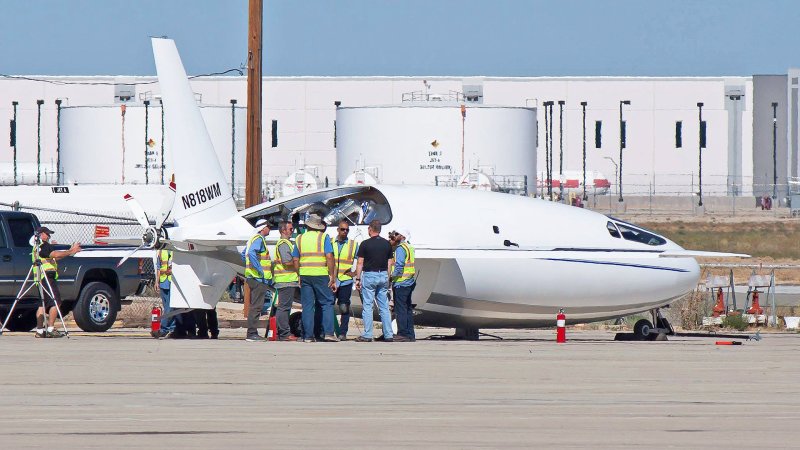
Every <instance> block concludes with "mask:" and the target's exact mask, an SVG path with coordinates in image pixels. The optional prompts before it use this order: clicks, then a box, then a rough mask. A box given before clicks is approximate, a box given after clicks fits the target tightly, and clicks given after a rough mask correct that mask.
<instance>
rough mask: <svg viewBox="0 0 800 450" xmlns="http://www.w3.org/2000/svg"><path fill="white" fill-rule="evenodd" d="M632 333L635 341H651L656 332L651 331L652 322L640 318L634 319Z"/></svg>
mask: <svg viewBox="0 0 800 450" xmlns="http://www.w3.org/2000/svg"><path fill="white" fill-rule="evenodd" d="M633 335H634V336H635V337H636V340H637V341H652V340H654V339H655V338H656V337H657V336H658V334H657V333H654V332H653V324H652V323H650V321H649V320H647V319H640V320H638V321H636V324H635V325H634V326H633Z"/></svg>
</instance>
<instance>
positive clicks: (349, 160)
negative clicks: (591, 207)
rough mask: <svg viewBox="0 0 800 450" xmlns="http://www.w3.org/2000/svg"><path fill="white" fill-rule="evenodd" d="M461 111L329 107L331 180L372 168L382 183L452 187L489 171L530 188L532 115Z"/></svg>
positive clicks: (531, 111) (434, 106) (414, 106)
mask: <svg viewBox="0 0 800 450" xmlns="http://www.w3.org/2000/svg"><path fill="white" fill-rule="evenodd" d="M463 112H464V115H463V116H462V105H461V104H460V103H456V102H440V101H436V102H432V101H430V102H407V103H403V104H399V105H390V106H361V107H339V108H337V110H336V133H337V137H336V139H337V149H336V175H337V179H338V180H339V182H340V183H341V182H344V181H345V180H347V178H348V177H349V176H350V175H351V174H352V173H354V172H355V171H357V170H358V169H360V168H362V167H365V166H374V167H379V168H380V170H381V180H380V182H381V183H384V184H416V185H435V184H439V185H442V184H444V185H448V184H450V185H452V184H453V181H454V180H457V179H458V178H460V177H461V176H462V175H464V174H468V173H470V172H472V170H473V169H477V168H478V167H479V166H486V165H490V166H492V167H493V168H494V173H495V174H497V175H498V177H497V178H500V179H506V178H507V177H517V178H516V179H524V180H525V183H524V184H525V185H526V190H528V191H530V190H532V189H533V187H534V186H535V183H536V128H537V126H536V109H535V108H521V107H507V106H491V105H482V104H468V105H466V108H465V109H464V111H463ZM462 126H463V127H462ZM462 136H463V139H462ZM462 144H463V152H462ZM462 167H463V169H462ZM437 177H438V180H437ZM442 180H447V182H445V183H442V182H441V181H442ZM437 181H439V182H438V183H437ZM501 187H502V186H501Z"/></svg>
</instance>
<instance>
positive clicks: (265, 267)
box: [244, 233, 272, 280]
mask: <svg viewBox="0 0 800 450" xmlns="http://www.w3.org/2000/svg"><path fill="white" fill-rule="evenodd" d="M257 239H261V241H262V243H263V245H264V251H263V252H260V253H259V254H258V256H259V260H260V262H261V270H262V271H263V272H264V279H265V280H271V279H272V260H270V259H269V249H268V248H267V240H266V239H264V236H262V235H261V234H260V233H259V234H256V235H255V236H253V237H251V238H250V240H249V241H247V248H246V249H245V251H244V276H245V278H261V274H260V273H258V270H256V269H254V268H253V266H252V264H250V247H251V246H252V245H253V243H255V242H256V240H257Z"/></svg>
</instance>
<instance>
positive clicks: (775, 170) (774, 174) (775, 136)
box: [772, 102, 778, 199]
mask: <svg viewBox="0 0 800 450" xmlns="http://www.w3.org/2000/svg"><path fill="white" fill-rule="evenodd" d="M777 139H778V102H772V198H773V199H774V198H777V197H778V146H777V145H778V144H777Z"/></svg>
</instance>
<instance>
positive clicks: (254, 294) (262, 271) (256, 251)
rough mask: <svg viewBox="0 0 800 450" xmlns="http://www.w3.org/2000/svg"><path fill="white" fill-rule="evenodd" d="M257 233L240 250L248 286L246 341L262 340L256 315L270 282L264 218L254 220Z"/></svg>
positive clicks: (267, 230)
mask: <svg viewBox="0 0 800 450" xmlns="http://www.w3.org/2000/svg"><path fill="white" fill-rule="evenodd" d="M256 229H258V233H256V234H255V235H253V237H251V238H250V239H249V240H248V241H247V246H246V247H245V249H244V251H243V252H242V260H243V261H244V278H245V282H246V283H247V286H249V287H250V305H249V308H250V309H249V311H248V313H247V336H246V337H245V340H247V341H248V342H259V341H263V340H264V338H262V337H261V336H259V335H258V328H257V325H258V317H259V316H260V315H261V310H262V309H263V308H264V296H265V295H266V294H267V292H268V291H269V289H270V285H271V284H272V260H271V259H270V257H269V249H268V248H267V240H266V236H267V235H268V234H269V223H268V222H267V221H266V220H265V219H259V220H258V221H257V222H256Z"/></svg>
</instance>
